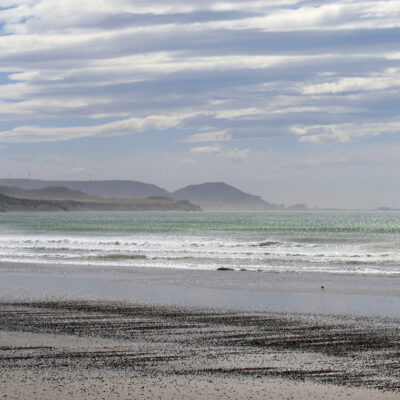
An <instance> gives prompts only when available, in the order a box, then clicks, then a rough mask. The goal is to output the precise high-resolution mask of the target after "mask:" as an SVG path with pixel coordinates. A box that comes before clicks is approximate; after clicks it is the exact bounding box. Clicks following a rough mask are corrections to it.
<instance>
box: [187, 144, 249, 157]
mask: <svg viewBox="0 0 400 400" xmlns="http://www.w3.org/2000/svg"><path fill="white" fill-rule="evenodd" d="M190 151H191V152H192V153H203V154H216V155H218V157H220V158H224V159H227V160H231V161H245V160H246V159H247V157H248V156H249V152H250V149H238V148H235V149H224V148H221V147H220V146H218V145H214V146H202V147H194V148H192V149H190Z"/></svg>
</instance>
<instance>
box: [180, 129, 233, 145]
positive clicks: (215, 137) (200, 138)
mask: <svg viewBox="0 0 400 400" xmlns="http://www.w3.org/2000/svg"><path fill="white" fill-rule="evenodd" d="M228 140H231V135H230V134H229V133H228V132H227V131H216V132H205V133H196V134H194V135H191V136H189V137H188V138H187V139H184V140H182V142H188V143H198V142H225V141H228Z"/></svg>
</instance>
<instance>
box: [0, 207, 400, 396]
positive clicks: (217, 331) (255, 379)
mask: <svg viewBox="0 0 400 400" xmlns="http://www.w3.org/2000/svg"><path fill="white" fill-rule="evenodd" d="M257 221H258V222H257ZM360 221H361V222H362V223H360ZM371 221H372V222H371ZM0 222H2V231H1V232H0V247H1V249H2V251H1V254H0V370H1V374H0V376H1V378H0V393H2V398H4V399H18V400H20V399H27V400H28V399H54V398H57V399H60V400H63V399H110V400H111V399H117V398H118V399H154V398H160V399H176V398H184V399H213V398H215V399H250V398H252V399H265V398H271V399H310V398H318V399H320V398H321V399H337V398H349V399H398V398H400V385H399V382H400V370H399V366H398V365H399V363H398V359H399V354H400V323H399V322H400V270H399V268H398V264H397V261H396V260H397V259H400V253H399V250H398V248H399V247H398V239H397V237H398V231H399V229H398V228H397V227H396V226H395V223H394V220H393V218H389V217H388V216H387V215H386V214H381V213H373V214H368V213H352V214H350V215H347V214H346V215H342V214H337V213H336V214H334V215H331V214H323V213H315V214H306V213H298V214H290V215H288V214H287V213H270V214H268V213H267V214H265V213H259V214H257V213H255V214H248V213H247V214H243V213H242V214H241V213H236V214H223V213H222V214H218V213H215V214H212V213H210V214H183V213H172V214H167V215H163V214H157V213H153V214H151V213H150V214H144V213H139V214H128V213H116V214H114V213H108V214H104V215H103V214H98V213H94V214H86V213H83V214H78V213H76V214H71V215H65V214H52V215H48V214H40V215H39V216H33V215H32V214H30V213H25V214H24V215H22V216H21V215H19V214H18V215H17V214H15V215H11V214H10V215H6V216H5V217H3V220H2V221H0ZM289 223H290V224H291V225H288V224H289ZM257 224H258V225H257ZM355 260H356V261H355Z"/></svg>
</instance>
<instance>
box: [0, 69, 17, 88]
mask: <svg viewBox="0 0 400 400" xmlns="http://www.w3.org/2000/svg"><path fill="white" fill-rule="evenodd" d="M10 73H11V72H0V86H1V85H7V84H9V83H15V82H14V81H12V80H11V79H10V78H9V77H8V75H10Z"/></svg>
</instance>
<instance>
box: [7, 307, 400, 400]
mask: <svg viewBox="0 0 400 400" xmlns="http://www.w3.org/2000/svg"><path fill="white" fill-rule="evenodd" d="M0 329H1V331H0V394H1V396H0V398H1V399H60V400H61V399H157V398H160V399H310V398H315V399H338V398H346V399H400V363H399V360H400V358H399V357H400V340H399V339H400V324H399V321H398V320H396V319H390V318H377V317H374V318H368V317H351V316H342V317H340V316H326V315H325V316H323V315H318V314H314V315H312V314H308V315H307V314H303V315H302V314H277V313H266V312H252V313H248V312H238V311H235V312H229V311H213V310H206V309H194V308H176V307H160V306H135V305H128V304H121V303H112V302H78V301H54V302H49V301H47V302H29V303H28V302H26V303H16V302H14V303H5V302H3V303H1V304H0Z"/></svg>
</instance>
